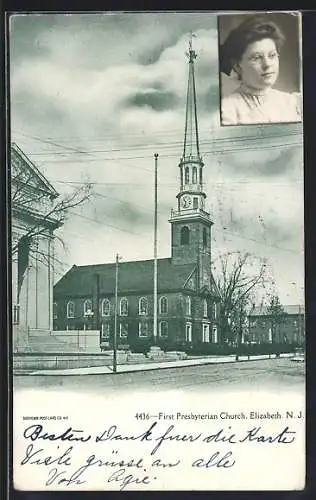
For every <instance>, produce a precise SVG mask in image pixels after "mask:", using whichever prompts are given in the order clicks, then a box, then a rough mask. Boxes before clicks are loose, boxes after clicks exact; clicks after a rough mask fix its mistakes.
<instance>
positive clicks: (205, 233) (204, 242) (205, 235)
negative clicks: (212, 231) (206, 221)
mask: <svg viewBox="0 0 316 500" xmlns="http://www.w3.org/2000/svg"><path fill="white" fill-rule="evenodd" d="M203 246H204V247H207V231H206V228H205V227H203Z"/></svg>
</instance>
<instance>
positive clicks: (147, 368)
mask: <svg viewBox="0 0 316 500" xmlns="http://www.w3.org/2000/svg"><path fill="white" fill-rule="evenodd" d="M272 356H273V357H269V355H267V357H260V358H257V359H256V358H255V359H238V360H236V359H231V360H226V361H224V360H223V361H220V360H219V361H212V360H205V361H201V362H200V363H194V362H193V363H192V364H183V365H182V364H178V365H176V366H159V365H156V366H150V364H148V365H145V366H143V367H142V368H141V369H137V368H136V369H135V365H134V367H131V368H130V369H124V370H123V371H119V370H118V371H117V372H116V373H114V372H113V369H112V367H110V366H108V367H101V366H100V367H91V368H103V370H104V369H105V368H108V371H100V372H99V373H69V372H68V373H67V369H66V370H43V372H44V373H40V370H36V371H34V370H33V371H23V372H22V371H21V372H19V371H18V370H17V371H15V372H13V375H17V376H33V377H38V376H41V377H51V376H54V377H63V376H66V377H85V376H87V375H88V376H98V375H122V374H124V373H137V372H140V373H142V372H145V371H154V370H172V369H174V368H187V367H192V366H205V365H224V364H233V363H245V362H249V361H263V360H266V359H282V358H292V359H293V357H294V354H293V353H291V354H289V355H286V356H284V355H283V356H280V358H276V356H275V355H272ZM192 361H193V360H192ZM170 363H172V361H170ZM118 366H127V365H118ZM70 370H72V369H69V371H70ZM73 370H76V369H73ZM78 370H80V368H78ZM48 371H49V373H48ZM61 371H63V373H60V372H61ZM65 372H66V373H65Z"/></svg>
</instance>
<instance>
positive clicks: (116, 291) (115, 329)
mask: <svg viewBox="0 0 316 500" xmlns="http://www.w3.org/2000/svg"><path fill="white" fill-rule="evenodd" d="M118 264H119V255H118V254H116V259H115V312H114V338H113V372H114V373H116V372H117V313H118V297H117V295H118Z"/></svg>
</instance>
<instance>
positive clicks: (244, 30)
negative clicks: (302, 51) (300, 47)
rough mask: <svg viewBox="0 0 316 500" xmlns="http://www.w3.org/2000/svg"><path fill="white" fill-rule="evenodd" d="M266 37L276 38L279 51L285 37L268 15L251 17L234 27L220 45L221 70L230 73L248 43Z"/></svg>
mask: <svg viewBox="0 0 316 500" xmlns="http://www.w3.org/2000/svg"><path fill="white" fill-rule="evenodd" d="M264 38H271V39H272V40H274V42H275V45H276V48H277V51H278V52H279V50H280V48H281V46H282V44H283V42H284V40H285V37H284V35H283V33H282V32H281V30H280V28H279V27H278V26H277V24H275V23H274V22H272V21H268V20H267V19H266V17H263V16H261V17H258V16H255V17H251V18H248V19H246V20H245V21H243V22H242V23H241V24H240V25H239V26H238V27H237V28H235V29H233V30H232V31H231V32H230V33H229V35H228V37H227V38H226V40H225V42H224V43H223V44H222V45H221V46H220V71H221V72H222V73H225V74H226V75H228V76H229V75H230V73H231V71H232V69H233V67H234V65H235V64H236V63H237V62H239V61H240V60H241V58H242V56H243V54H244V52H245V50H246V49H247V47H248V45H249V44H251V43H253V42H258V41H259V40H263V39H264Z"/></svg>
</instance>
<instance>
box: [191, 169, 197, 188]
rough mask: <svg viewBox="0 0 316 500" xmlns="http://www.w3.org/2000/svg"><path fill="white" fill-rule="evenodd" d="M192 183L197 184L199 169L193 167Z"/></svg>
mask: <svg viewBox="0 0 316 500" xmlns="http://www.w3.org/2000/svg"><path fill="white" fill-rule="evenodd" d="M192 183H193V184H196V183H197V168H196V167H193V169H192Z"/></svg>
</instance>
